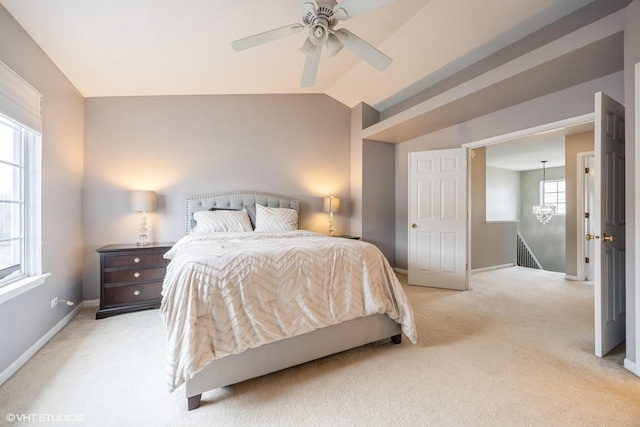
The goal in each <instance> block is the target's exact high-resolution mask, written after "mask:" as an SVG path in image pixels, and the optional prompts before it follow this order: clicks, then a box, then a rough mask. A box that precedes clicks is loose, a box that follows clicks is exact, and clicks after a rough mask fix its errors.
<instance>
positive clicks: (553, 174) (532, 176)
mask: <svg viewBox="0 0 640 427" xmlns="http://www.w3.org/2000/svg"><path fill="white" fill-rule="evenodd" d="M564 177H565V173H564V167H560V168H547V171H546V178H547V179H548V180H553V179H564ZM540 181H542V169H540V170H531V171H525V172H522V173H521V174H520V197H521V201H522V205H521V209H520V226H519V228H520V234H522V237H523V238H524V240H525V241H526V242H527V244H528V245H529V247H530V248H531V251H532V252H533V253H534V255H535V256H536V258H538V261H540V264H542V268H543V269H545V270H549V271H557V272H561V273H564V272H565V228H566V227H565V219H566V216H565V215H554V216H553V218H552V219H551V221H549V222H548V223H547V224H541V223H540V222H539V221H538V220H537V219H536V217H535V215H533V213H532V212H531V210H532V207H533V206H534V205H536V206H537V205H539V204H540Z"/></svg>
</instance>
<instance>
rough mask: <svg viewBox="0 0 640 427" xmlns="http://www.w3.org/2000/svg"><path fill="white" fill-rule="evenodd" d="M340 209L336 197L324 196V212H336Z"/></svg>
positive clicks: (338, 200)
mask: <svg viewBox="0 0 640 427" xmlns="http://www.w3.org/2000/svg"><path fill="white" fill-rule="evenodd" d="M339 210H340V199H339V198H338V197H333V196H330V197H325V198H324V209H323V211H324V212H327V213H336V212H338V211H339Z"/></svg>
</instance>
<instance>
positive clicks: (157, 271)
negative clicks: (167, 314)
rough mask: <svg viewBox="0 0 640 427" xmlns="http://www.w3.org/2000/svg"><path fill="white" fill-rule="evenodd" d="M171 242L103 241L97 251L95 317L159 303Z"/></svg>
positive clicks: (98, 317) (155, 306) (140, 308)
mask: <svg viewBox="0 0 640 427" xmlns="http://www.w3.org/2000/svg"><path fill="white" fill-rule="evenodd" d="M171 246H173V243H151V244H150V245H149V246H136V245H135V244H133V245H131V244H128V245H107V246H103V247H102V248H100V249H98V250H97V251H98V252H99V253H100V309H99V310H98V312H97V313H96V319H103V318H105V317H109V316H113V315H116V314H121V313H129V312H132V311H138V310H145V309H149V308H158V307H160V302H161V300H162V295H161V292H162V281H163V280H164V275H165V272H166V267H167V264H168V263H169V261H168V260H166V259H164V258H163V255H164V254H165V253H166V252H167V251H168V250H169V249H171Z"/></svg>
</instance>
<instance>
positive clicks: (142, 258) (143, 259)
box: [104, 252, 167, 268]
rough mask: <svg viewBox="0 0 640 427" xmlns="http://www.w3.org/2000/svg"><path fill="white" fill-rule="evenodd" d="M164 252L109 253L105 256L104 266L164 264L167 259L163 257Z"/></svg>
mask: <svg viewBox="0 0 640 427" xmlns="http://www.w3.org/2000/svg"><path fill="white" fill-rule="evenodd" d="M163 255H164V252H162V253H155V254H149V253H146V254H142V253H139V254H129V255H109V256H106V257H105V260H104V264H105V265H104V267H105V268H117V267H136V266H151V265H166V264H167V260H166V259H164V258H163Z"/></svg>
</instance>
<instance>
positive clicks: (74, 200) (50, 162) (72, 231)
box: [0, 5, 84, 372]
mask: <svg viewBox="0 0 640 427" xmlns="http://www.w3.org/2000/svg"><path fill="white" fill-rule="evenodd" d="M0 61H2V62H4V63H5V64H7V66H9V67H10V68H11V69H12V70H13V71H15V72H16V73H18V74H19V75H20V76H21V77H22V78H23V79H25V80H26V81H27V82H29V83H30V84H31V85H32V86H33V87H35V88H36V89H37V90H38V91H40V92H41V93H42V94H43V95H44V102H43V103H44V112H43V136H42V206H43V209H42V264H43V265H42V267H43V271H44V272H45V273H47V272H48V273H51V276H50V277H49V278H48V279H47V280H46V282H45V283H44V285H42V286H40V287H38V288H36V289H33V290H31V291H29V292H26V293H24V294H22V295H20V296H18V297H16V298H14V299H12V300H10V301H8V302H5V303H3V304H2V305H1V306H0V372H3V371H4V370H5V369H7V368H8V367H9V366H10V365H11V364H12V363H13V362H14V361H15V360H16V359H17V358H18V357H20V356H21V355H22V354H24V353H25V352H26V351H27V350H28V349H29V348H30V347H31V346H33V345H34V344H35V343H36V342H37V341H38V340H39V339H41V338H42V337H43V336H44V335H45V334H46V333H47V332H49V331H50V330H51V329H52V328H53V327H54V326H55V325H56V324H57V323H58V322H60V321H61V320H62V319H63V318H64V317H65V316H66V315H67V314H69V312H70V311H71V310H72V308H70V307H69V306H67V305H64V304H59V305H58V306H57V307H55V308H53V309H52V308H51V304H50V301H51V299H52V298H53V297H55V296H57V297H59V298H60V299H68V300H72V301H75V302H77V303H80V302H81V301H82V267H83V260H82V235H83V231H82V174H83V133H84V98H83V97H82V96H81V95H80V93H79V92H78V91H77V90H76V89H75V88H74V87H73V85H71V83H70V82H69V81H68V80H67V78H66V77H65V76H64V75H63V74H62V73H61V72H60V70H59V69H58V68H57V67H56V66H55V64H53V62H51V61H50V60H49V58H48V57H47V56H46V55H45V54H44V52H42V50H41V49H40V48H39V47H38V45H36V43H35V42H34V41H33V40H32V39H31V38H30V37H29V36H28V35H27V34H26V33H25V32H24V30H23V29H22V27H20V26H19V25H18V23H17V22H16V21H15V20H14V19H13V17H11V15H10V14H9V13H8V12H7V11H6V9H5V8H4V7H2V6H1V5H0ZM18 325H19V327H17V326H18Z"/></svg>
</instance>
